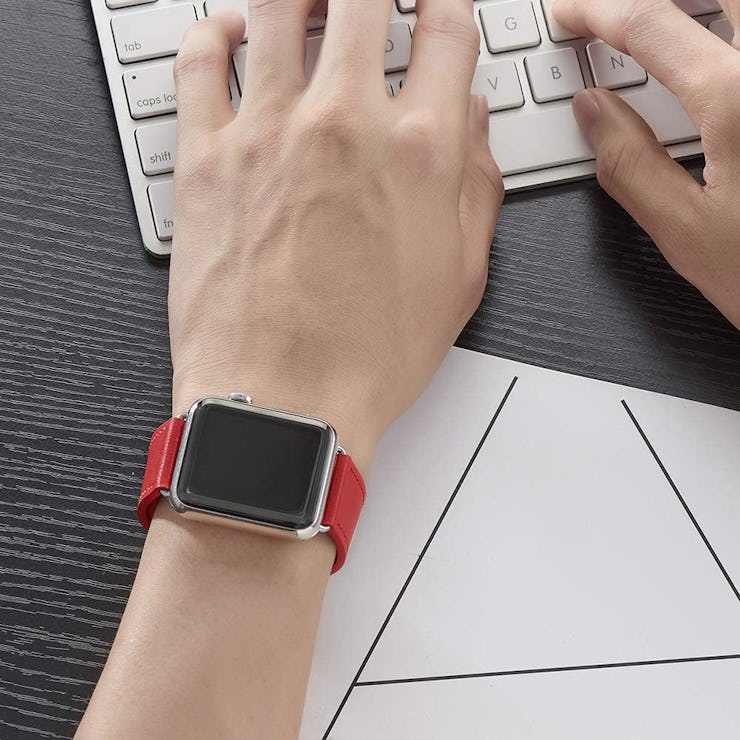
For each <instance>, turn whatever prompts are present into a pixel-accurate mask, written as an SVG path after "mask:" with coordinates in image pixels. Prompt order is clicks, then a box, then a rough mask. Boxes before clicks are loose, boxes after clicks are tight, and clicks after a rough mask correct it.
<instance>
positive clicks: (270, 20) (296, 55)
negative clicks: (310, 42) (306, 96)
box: [242, 0, 315, 111]
mask: <svg viewBox="0 0 740 740" xmlns="http://www.w3.org/2000/svg"><path fill="white" fill-rule="evenodd" d="M314 5H315V0H250V2H249V43H248V44H247V66H246V69H245V71H244V92H243V95H242V97H245V98H247V99H248V104H247V105H246V106H243V109H244V110H250V111H251V110H252V108H253V105H254V103H255V102H257V103H260V102H263V101H264V100H266V99H267V98H268V97H269V98H271V99H275V98H278V99H284V98H290V97H291V96H292V95H295V94H296V93H297V92H298V91H300V90H302V89H303V87H304V86H305V84H306V77H305V71H304V70H305V60H306V25H307V23H308V16H309V12H310V11H311V10H312V8H313V6H314Z"/></svg>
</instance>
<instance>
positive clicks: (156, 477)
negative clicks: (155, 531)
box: [136, 416, 185, 529]
mask: <svg viewBox="0 0 740 740" xmlns="http://www.w3.org/2000/svg"><path fill="white" fill-rule="evenodd" d="M184 428H185V419H182V418H180V417H179V416H175V417H173V418H172V419H168V420H167V421H166V422H165V423H164V424H162V425H161V426H159V427H158V428H157V430H156V431H155V432H154V434H152V440H151V442H150V443H149V458H148V459H147V462H146V470H145V471H144V481H143V483H142V484H141V494H140V495H139V503H138V504H137V505H136V514H137V516H138V517H139V521H140V522H141V526H142V527H144V529H149V525H150V524H151V523H152V517H153V516H154V509H155V508H156V506H157V503H158V502H159V499H160V498H161V497H162V491H166V490H168V489H169V487H170V484H171V483H172V473H173V472H174V470H175V459H176V458H177V452H178V450H179V449H180V439H181V438H182V430H183V429H184Z"/></svg>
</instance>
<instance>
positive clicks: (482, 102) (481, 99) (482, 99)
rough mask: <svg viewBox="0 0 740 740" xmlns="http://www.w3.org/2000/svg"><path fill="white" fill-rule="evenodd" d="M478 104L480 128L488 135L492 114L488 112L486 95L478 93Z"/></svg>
mask: <svg viewBox="0 0 740 740" xmlns="http://www.w3.org/2000/svg"><path fill="white" fill-rule="evenodd" d="M475 97H476V102H475V104H476V106H477V108H478V119H479V120H480V128H481V131H482V132H483V134H484V135H485V136H488V132H489V130H490V116H489V113H488V98H487V97H486V96H485V95H476V96H475Z"/></svg>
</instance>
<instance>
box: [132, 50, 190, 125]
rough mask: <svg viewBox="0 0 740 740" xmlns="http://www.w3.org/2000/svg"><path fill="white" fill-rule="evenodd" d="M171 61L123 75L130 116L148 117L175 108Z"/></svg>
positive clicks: (172, 65) (175, 97)
mask: <svg viewBox="0 0 740 740" xmlns="http://www.w3.org/2000/svg"><path fill="white" fill-rule="evenodd" d="M173 68H174V64H173V62H168V63H167V64H157V65H156V66H154V67H141V68H139V69H135V70H131V71H130V72H126V73H125V74H124V75H123V86H124V87H125V88H126V97H127V98H128V108H129V110H130V111H131V118H149V117H150V116H161V115H163V114H165V113H174V112H175V111H176V110H177V95H176V93H175V78H174V77H173Z"/></svg>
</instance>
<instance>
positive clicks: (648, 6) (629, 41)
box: [617, 0, 670, 51]
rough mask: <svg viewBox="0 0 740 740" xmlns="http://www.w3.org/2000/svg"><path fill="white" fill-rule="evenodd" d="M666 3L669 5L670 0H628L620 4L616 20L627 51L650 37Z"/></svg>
mask: <svg viewBox="0 0 740 740" xmlns="http://www.w3.org/2000/svg"><path fill="white" fill-rule="evenodd" d="M666 5H670V0H629V1H628V2H625V3H624V4H623V5H621V6H620V10H621V13H619V14H618V17H617V22H618V24H619V25H620V27H621V29H623V32H624V40H625V45H626V46H627V49H628V50H629V51H631V50H632V49H634V48H636V47H638V48H639V46H640V45H641V44H642V45H644V43H645V40H646V39H650V38H651V36H652V33H651V30H652V28H653V27H654V23H655V21H656V20H659V19H660V17H661V16H662V15H663V14H664V12H665V9H666Z"/></svg>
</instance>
